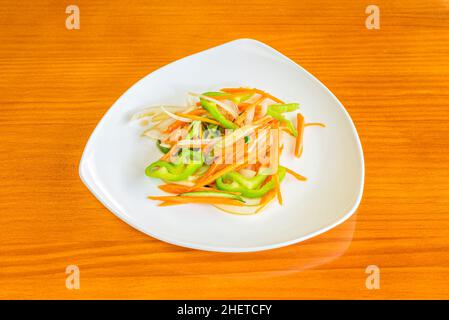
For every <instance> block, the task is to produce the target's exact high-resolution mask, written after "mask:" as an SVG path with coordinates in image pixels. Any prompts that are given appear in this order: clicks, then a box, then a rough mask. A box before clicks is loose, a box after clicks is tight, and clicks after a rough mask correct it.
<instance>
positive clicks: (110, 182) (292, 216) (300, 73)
mask: <svg viewBox="0 0 449 320" xmlns="http://www.w3.org/2000/svg"><path fill="white" fill-rule="evenodd" d="M239 86H250V87H256V88H260V89H263V90H266V91H268V92H270V93H271V94H273V95H275V96H277V97H280V98H281V99H283V100H285V101H288V102H299V103H300V106H301V107H300V111H301V113H302V114H303V115H304V117H305V120H306V122H323V123H325V124H326V126H327V127H326V128H324V129H323V128H320V127H308V128H306V129H305V136H304V152H303V155H302V157H301V158H300V159H297V158H294V157H293V156H292V151H291V147H292V146H291V145H290V146H288V147H287V149H285V150H284V154H283V159H281V162H282V163H283V164H285V165H286V166H287V167H290V168H291V169H293V170H296V171H297V172H299V173H301V174H303V175H305V176H306V177H308V181H307V182H299V181H297V180H295V179H294V178H292V177H290V176H287V177H286V178H285V180H284V182H283V183H282V194H283V198H284V205H283V206H282V207H280V206H279V205H278V204H277V202H274V201H273V202H272V203H271V204H270V205H269V206H268V207H267V208H266V209H265V210H264V211H262V213H260V214H257V215H252V216H239V215H232V214H228V213H224V212H222V211H219V210H218V209H216V208H214V207H212V206H208V205H194V204H192V205H183V206H175V207H158V206H157V202H156V201H150V200H148V199H147V196H148V195H162V194H164V193H163V192H162V191H160V190H159V189H158V188H157V185H158V184H160V183H161V182H160V181H158V180H156V179H150V178H148V177H146V176H145V174H144V169H145V167H146V166H147V165H148V164H150V163H151V162H152V161H154V160H156V159H157V158H158V157H160V153H159V151H158V150H157V148H156V146H155V143H154V142H153V141H151V140H149V139H145V138H141V137H140V134H141V132H142V127H140V126H139V125H138V124H136V123H133V122H130V121H129V119H130V116H131V115H132V114H133V113H134V112H136V111H137V110H139V108H140V107H142V106H144V105H157V104H175V105H177V104H184V103H185V94H186V92H188V91H193V92H204V91H211V90H216V89H219V88H221V87H239ZM293 116H294V114H292V117H293ZM80 176H81V179H82V181H83V182H84V183H85V184H86V186H87V187H88V188H89V190H90V191H91V192H92V193H93V194H94V195H95V196H96V197H97V199H98V200H100V201H101V202H102V203H103V204H104V205H105V206H106V207H107V208H108V209H109V210H111V211H112V212H113V213H114V214H115V215H117V216H118V217H119V218H121V219H122V220H124V221H125V222H127V223H128V224H130V225H131V226H133V227H134V228H136V229H138V230H140V231H142V232H144V233H146V234H148V235H150V236H152V237H155V238H157V239H160V240H162V241H166V242H169V243H172V244H176V245H180V246H184V247H189V248H194V249H200V250H210V251H225V252H245V251H258V250H266V249H272V248H277V247H282V246H286V245H289V244H293V243H296V242H300V241H303V240H306V239H308V238H311V237H313V236H316V235H318V234H320V233H323V232H325V231H327V230H329V229H331V228H333V227H335V226H337V225H338V224H340V223H342V222H343V221H345V220H346V219H348V218H349V217H350V216H351V215H352V214H353V213H354V211H355V210H356V208H357V206H358V205H359V203H360V200H361V197H362V192H363V182H364V160H363V153H362V147H361V144H360V140H359V137H358V135H357V131H356V129H355V127H354V124H353V123H352V120H351V118H350V116H349V115H348V113H347V112H346V110H345V109H344V107H343V106H342V104H341V103H340V102H339V101H338V100H337V98H336V97H335V96H334V95H333V94H332V93H331V92H330V91H329V90H328V89H327V88H326V87H325V86H324V85H323V84H322V83H321V82H319V81H318V80H317V79H316V78H314V77H313V76H312V75H311V74H310V73H308V72H307V71H306V70H304V69H303V68H302V67H300V66H299V65H297V64H296V63H295V62H293V61H292V60H290V59H288V58H287V57H285V56H284V55H282V54H281V53H279V52H278V51H276V50H274V49H273V48H271V47H269V46H267V45H265V44H263V43H261V42H258V41H255V40H250V39H241V40H236V41H232V42H229V43H226V44H223V45H221V46H218V47H215V48H212V49H209V50H206V51H203V52H200V53H197V54H194V55H192V56H188V57H186V58H183V59H181V60H178V61H176V62H173V63H171V64H169V65H166V66H164V67H162V68H160V69H159V70H156V71H154V72H152V73H151V74H149V75H148V76H146V77H145V78H143V79H142V80H140V81H139V82H137V83H136V84H135V85H134V86H132V87H131V88H130V89H129V90H128V91H127V92H126V93H125V94H124V95H123V96H121V97H120V98H119V99H118V100H117V102H115V103H114V105H113V106H112V107H111V108H110V109H109V111H108V112H107V113H106V114H105V116H104V117H103V119H101V121H100V122H99V124H98V125H97V127H96V128H95V130H94V132H93V133H92V136H91V137H90V139H89V141H88V143H87V145H86V148H85V150H84V153H83V156H82V159H81V163H80Z"/></svg>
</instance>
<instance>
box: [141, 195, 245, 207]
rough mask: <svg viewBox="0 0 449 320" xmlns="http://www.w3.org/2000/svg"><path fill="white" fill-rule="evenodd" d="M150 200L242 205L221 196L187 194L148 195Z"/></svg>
mask: <svg viewBox="0 0 449 320" xmlns="http://www.w3.org/2000/svg"><path fill="white" fill-rule="evenodd" d="M148 198H149V199H151V200H160V201H164V202H167V201H168V202H176V203H209V204H231V205H234V206H243V205H244V203H243V202H241V201H237V200H233V199H228V198H223V197H218V196H217V197H212V196H211V197H188V196H149V197H148Z"/></svg>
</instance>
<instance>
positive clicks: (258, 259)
mask: <svg viewBox="0 0 449 320" xmlns="http://www.w3.org/2000/svg"><path fill="white" fill-rule="evenodd" d="M356 219H357V214H354V215H353V216H352V217H351V218H349V219H348V220H347V221H346V222H344V223H343V224H341V225H339V226H337V227H335V228H334V229H332V230H329V231H327V232H325V233H324V234H322V235H319V236H317V237H315V238H313V239H309V240H306V241H304V242H301V243H298V244H294V245H290V246H287V247H284V248H279V249H273V250H268V251H261V252H252V253H216V252H204V251H196V250H188V249H183V251H181V252H178V254H179V256H178V259H180V265H179V268H176V270H171V273H175V274H183V275H197V276H201V275H204V276H213V275H235V276H237V275H239V274H242V275H244V276H245V277H248V276H257V277H261V278H263V277H267V276H275V275H278V276H280V275H285V274H289V273H294V272H300V271H302V270H306V269H311V268H315V267H318V266H321V265H324V264H326V263H329V262H331V261H333V260H335V259H337V258H338V257H340V256H342V255H343V254H344V253H345V252H346V250H347V249H348V248H349V245H350V243H351V241H352V238H353V235H354V231H355V226H356ZM184 250H185V251H184ZM181 261H182V262H181Z"/></svg>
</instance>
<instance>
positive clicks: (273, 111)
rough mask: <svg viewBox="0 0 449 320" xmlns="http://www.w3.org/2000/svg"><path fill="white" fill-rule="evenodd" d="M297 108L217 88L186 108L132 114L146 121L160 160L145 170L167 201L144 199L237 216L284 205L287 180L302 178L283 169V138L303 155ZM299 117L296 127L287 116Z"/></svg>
mask: <svg viewBox="0 0 449 320" xmlns="http://www.w3.org/2000/svg"><path fill="white" fill-rule="evenodd" d="M298 109H299V104H298V103H285V102H284V101H282V100H280V99H279V98H277V97H275V96H273V95H271V94H269V93H267V92H265V91H262V90H260V89H255V88H222V89H221V90H219V91H213V92H205V93H202V94H197V93H191V92H189V93H188V94H187V105H185V106H154V107H150V108H146V109H144V110H142V111H140V112H138V113H136V114H135V115H134V116H133V119H135V120H137V119H145V121H148V120H149V121H151V123H152V125H151V127H150V128H148V129H146V130H145V131H144V132H143V136H145V137H149V138H151V139H153V140H155V143H156V146H157V148H158V149H159V150H160V152H161V153H162V154H163V155H162V156H161V157H160V159H158V160H157V161H155V162H153V163H151V164H150V165H148V166H147V168H146V169H145V174H146V175H147V176H148V177H150V178H154V179H160V180H161V181H162V182H163V184H161V185H160V186H159V188H160V189H161V190H162V191H164V192H166V193H169V194H170V195H166V196H149V197H148V198H149V199H151V200H157V201H160V203H159V206H174V205H181V204H191V203H200V204H210V205H214V206H215V207H217V208H219V209H221V210H224V211H227V212H230V213H234V214H254V213H258V212H260V211H261V210H262V209H263V208H265V207H266V206H267V205H268V204H269V203H270V202H271V201H272V200H274V199H277V200H278V202H279V204H280V205H282V202H283V199H282V193H281V184H282V181H283V180H284V177H285V175H286V174H290V175H292V176H293V177H295V178H296V179H297V180H299V181H306V180H307V179H306V178H305V177H303V176H302V175H300V174H299V173H296V172H294V171H293V170H291V169H289V168H286V167H285V166H283V165H281V164H280V161H279V159H280V156H281V154H282V152H283V151H284V139H285V137H286V136H291V137H292V138H293V139H295V147H294V150H292V154H293V155H294V156H296V157H300V156H301V154H302V151H303V136H304V128H305V127H308V126H322V127H324V125H323V124H321V123H305V120H304V117H303V115H302V114H301V113H298ZM293 112H296V117H295V119H296V121H295V122H296V124H294V122H292V121H291V120H290V119H289V118H288V117H287V115H288V114H289V113H293Z"/></svg>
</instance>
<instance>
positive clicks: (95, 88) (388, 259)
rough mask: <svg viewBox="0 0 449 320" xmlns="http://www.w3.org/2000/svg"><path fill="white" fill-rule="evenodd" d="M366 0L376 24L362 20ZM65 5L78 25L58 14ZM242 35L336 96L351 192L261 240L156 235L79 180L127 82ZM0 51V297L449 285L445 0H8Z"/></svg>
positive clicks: (448, 26) (395, 290)
mask: <svg viewBox="0 0 449 320" xmlns="http://www.w3.org/2000/svg"><path fill="white" fill-rule="evenodd" d="M372 3H373V4H377V5H378V6H379V7H380V13H381V29H380V30H368V29H366V28H365V18H366V14H365V7H366V6H367V5H368V4H372ZM69 4H77V5H78V6H79V8H80V11H81V29H80V30H67V29H66V27H65V19H66V17H67V14H66V13H65V8H66V6H67V5H69ZM237 38H254V39H258V40H260V41H263V42H265V43H267V44H269V45H271V46H273V47H274V48H276V49H278V50H280V51H281V52H282V53H284V54H286V55H287V56H289V57H291V58H292V59H293V60H295V61H296V62H298V63H299V64H301V65H302V66H303V67H305V68H306V69H307V70H309V71H310V72H311V73H313V74H314V75H315V76H316V77H317V78H318V79H320V80H322V81H323V83H324V84H325V85H327V86H328V88H329V89H330V90H331V91H333V92H334V93H335V95H336V96H337V97H338V98H339V99H340V100H341V101H342V103H343V104H344V105H345V106H346V108H347V110H348V111H349V113H350V114H351V116H352V118H353V120H354V122H355V124H356V127H357V129H358V132H359V135H360V138H361V140H362V144H363V148H364V152H365V161H366V183H365V193H364V197H363V200H362V203H361V205H360V208H359V210H358V211H357V214H356V215H355V216H353V217H352V218H351V219H350V220H349V221H347V222H345V223H344V224H342V225H341V226H339V227H337V228H335V229H333V230H331V231H329V232H326V233H325V234H323V235H320V236H318V237H316V238H314V239H311V240H308V241H306V242H304V243H301V244H297V245H293V246H289V247H286V248H282V249H276V250H272V251H266V252H258V253H245V254H225V253H212V252H200V251H195V250H189V249H185V248H180V247H176V246H172V245H169V244H166V243H163V242H160V241H158V240H155V239H152V238H150V237H148V236H146V235H144V234H142V233H140V232H138V231H136V230H134V229H133V228H131V227H130V226H128V225H127V224H125V223H124V222H122V221H121V220H119V219H118V218H116V217H115V216H114V215H113V214H111V213H110V212H109V211H108V210H107V209H106V208H104V207H103V206H102V205H101V204H100V203H99V202H98V201H97V200H96V199H95V198H94V196H93V195H92V194H90V192H89V191H88V190H87V189H86V187H85V186H84V185H83V184H82V183H81V181H80V179H79V177H78V163H79V160H80V157H81V153H82V151H83V148H84V145H85V143H86V141H87V139H88V137H89V135H90V134H91V132H92V130H93V129H94V127H95V125H96V123H97V122H98V121H99V120H100V118H101V117H102V115H103V114H104V113H105V112H106V110H107V109H108V108H109V107H110V106H111V105H112V104H113V102H114V101H115V100H116V99H117V98H118V97H119V96H120V95H121V94H122V93H123V92H124V91H125V90H126V89H127V88H129V87H130V86H131V85H132V84H133V83H135V82H136V81H137V80H139V79H140V78H142V77H143V76H145V75H146V74H148V73H150V72H151V71H153V70H155V69H157V68H158V67H160V66H162V65H164V64H166V63H169V62H171V61H173V60H176V59H179V58H182V57H184V56H186V55H189V54H192V53H195V52H198V51H201V50H203V49H206V48H209V47H212V46H216V45H219V44H222V43H224V42H227V41H230V40H233V39H237ZM0 67H1V76H0V182H1V188H0V298H3V299H5V298H32V299H38V298H45V299H46V298H63V299H71V298H74V299H78V298H185V299H186V298H222V299H232V298H274V299H284V298H286V299H295V298H337V299H340V298H373V299H380V298H449V125H448V121H449V1H443V0H441V1H435V0H429V1H417V0H408V1H403V0H401V1H380V0H379V1H369V2H368V1H334V0H327V1H321V0H320V1H299V0H280V1H260V0H245V1H235V0H229V1H222V2H219V1H204V0H198V1H172V0H167V1H155V0H149V1H144V0H141V1H133V0H130V1H104V0H101V1H86V0H77V1H73V3H71V1H56V0H55V1H5V0H2V1H0ZM70 264H75V265H77V266H78V267H79V268H80V273H81V288H80V289H79V290H68V289H67V288H66V286H65V280H66V274H65V269H66V266H67V265H70ZM368 265H377V266H379V268H380V289H378V290H368V289H367V288H366V287H365V279H366V277H367V274H366V273H365V268H366V267H367V266H368Z"/></svg>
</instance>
